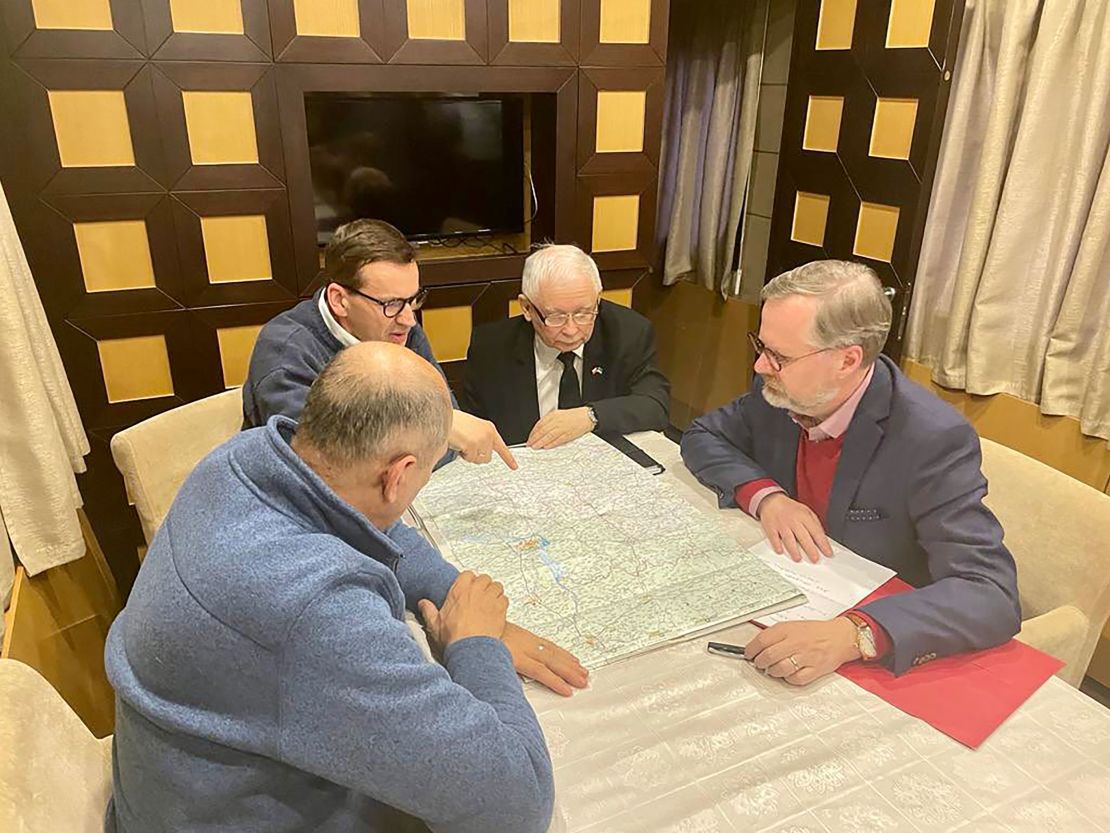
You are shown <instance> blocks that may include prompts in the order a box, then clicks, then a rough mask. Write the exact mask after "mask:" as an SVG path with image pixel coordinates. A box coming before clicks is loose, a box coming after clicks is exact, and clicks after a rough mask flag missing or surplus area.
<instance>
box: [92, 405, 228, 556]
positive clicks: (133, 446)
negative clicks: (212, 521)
mask: <svg viewBox="0 0 1110 833" xmlns="http://www.w3.org/2000/svg"><path fill="white" fill-rule="evenodd" d="M242 424H243V395H242V392H241V391H240V390H239V388H235V389H234V390H228V391H224V392H223V393H218V394H216V395H215V396H209V397H207V398H206V399H200V400H197V401H196V402H190V403H189V404H187V405H182V406H181V407H179V408H174V409H173V410H172V411H166V412H165V413H162V414H158V415H157V416H154V417H151V418H150V419H147V420H143V421H142V422H140V423H139V424H138V425H132V426H131V427H130V428H127V429H125V430H123V431H120V432H119V433H118V434H116V435H115V436H114V437H112V458H113V459H114V460H115V461H116V468H118V469H119V470H120V473H121V474H122V475H123V482H124V484H125V485H126V487H127V499H128V500H129V501H130V502H131V503H132V505H134V507H135V509H136V510H137V511H138V513H139V520H140V521H142V524H143V535H144V536H146V542H147V543H148V544H149V543H150V542H151V541H152V540H153V539H154V533H155V532H157V531H158V527H159V525H160V524H161V523H162V519H163V518H164V517H166V512H168V511H169V509H170V504H171V503H173V499H174V497H176V496H177V490H178V489H180V488H181V484H182V483H184V482H185V478H186V477H188V476H189V473H190V472H191V471H192V470H193V468H194V467H195V466H196V464H197V463H199V462H200V461H201V459H203V458H204V456H205V455H206V454H208V452H210V451H211V450H212V449H214V448H215V447H216V446H218V445H220V444H221V443H223V442H224V441H226V440H229V439H231V438H232V437H233V436H234V435H235V434H236V432H238V431H239V429H240V427H241V426H242Z"/></svg>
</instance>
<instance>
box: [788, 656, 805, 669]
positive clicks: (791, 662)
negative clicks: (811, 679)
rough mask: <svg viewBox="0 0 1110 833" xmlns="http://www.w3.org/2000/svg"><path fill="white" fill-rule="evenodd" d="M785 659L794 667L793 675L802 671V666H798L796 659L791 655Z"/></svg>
mask: <svg viewBox="0 0 1110 833" xmlns="http://www.w3.org/2000/svg"><path fill="white" fill-rule="evenodd" d="M787 659H788V660H790V664H791V665H793V666H794V673H795V674H797V673H798V672H799V671H801V670H802V666H800V665H798V661H797V660H796V659H794V655H793V654H791V655H790V656H788V657H787Z"/></svg>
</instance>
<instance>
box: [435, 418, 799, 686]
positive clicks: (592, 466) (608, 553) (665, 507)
mask: <svg viewBox="0 0 1110 833" xmlns="http://www.w3.org/2000/svg"><path fill="white" fill-rule="evenodd" d="M513 453H514V455H515V456H516V459H517V462H518V463H519V464H520V468H519V469H518V470H517V471H515V472H514V471H511V470H509V469H508V468H507V467H506V466H503V465H500V464H498V463H494V464H490V465H484V466H475V465H466V464H458V463H456V464H452V465H449V466H446V467H444V468H443V469H440V470H439V471H438V472H436V473H435V475H434V476H433V477H432V478H431V480H430V481H429V483H428V485H427V486H426V487H425V488H424V490H423V491H422V492H421V493H420V497H419V499H418V500H417V502H416V504H415V505H414V507H413V509H414V512H415V514H416V515H417V518H418V520H419V521H420V522H421V523H422V524H423V525H424V527H425V529H426V531H427V532H428V534H429V535H430V536H431V538H432V539H433V540H434V541H435V542H436V544H437V545H438V546H439V547H440V550H441V551H442V552H443V555H444V556H445V557H446V558H447V559H448V560H450V561H451V562H453V563H454V564H456V565H457V566H459V567H460V568H462V569H470V570H474V571H475V572H479V573H489V574H490V575H491V576H493V577H494V578H495V579H496V580H498V581H500V582H501V583H502V584H503V585H504V586H505V593H506V595H507V596H508V598H509V600H510V601H509V614H508V615H509V619H510V620H511V621H513V622H515V623H516V624H518V625H520V626H521V627H524V628H527V629H528V630H531V631H533V632H534V633H536V634H539V635H540V636H543V637H545V638H547V639H550V640H551V641H552V642H555V643H556V644H558V645H561V646H563V647H564V648H566V649H567V650H568V651H570V652H571V653H574V654H575V655H576V656H577V657H578V658H579V659H580V660H581V662H582V663H583V664H584V665H585V666H587V667H588V668H597V667H599V666H601V665H604V664H605V663H608V662H611V661H613V660H615V659H618V658H620V657H624V656H628V655H630V654H633V653H638V652H640V651H644V650H647V649H648V648H651V647H654V646H656V645H658V644H660V643H663V642H666V641H669V640H672V639H677V638H680V637H683V636H690V635H692V634H694V633H697V632H699V631H704V630H707V629H710V628H712V627H713V626H717V625H723V624H727V623H729V622H736V621H744V620H745V619H749V618H751V617H752V616H753V614H755V613H756V612H769V610H777V609H782V608H784V607H789V606H791V605H794V604H799V603H801V602H802V601H804V598H805V597H804V596H802V595H800V594H799V592H798V590H797V589H796V588H795V587H794V586H792V585H791V584H789V583H788V582H787V581H786V580H785V579H783V578H781V577H780V576H779V575H778V574H776V573H775V572H774V571H772V570H771V569H770V568H769V567H767V566H766V565H764V564H763V563H762V562H761V561H760V560H759V558H757V557H756V556H755V555H753V554H751V553H750V552H749V551H748V550H746V549H745V548H744V547H742V546H740V544H738V543H737V542H735V541H734V540H733V539H731V538H730V537H729V536H728V535H726V534H725V532H724V531H723V530H722V529H721V527H720V526H719V524H718V522H717V521H716V520H715V519H714V518H713V516H711V515H706V514H704V513H703V512H700V511H699V510H698V509H696V508H695V507H694V506H692V505H690V503H688V502H687V501H686V500H684V499H683V498H682V496H681V495H679V494H678V493H677V492H676V491H675V490H674V489H673V487H671V486H670V485H669V484H667V483H666V482H665V481H664V480H663V479H662V478H660V477H656V476H653V475H652V474H650V473H649V472H648V471H646V470H645V469H643V468H641V467H640V466H639V465H638V464H636V463H635V462H633V461H632V460H629V459H628V458H627V457H625V456H624V455H623V454H621V453H620V452H619V451H617V450H616V449H614V448H613V447H612V446H610V445H609V444H608V443H606V442H605V441H603V440H601V439H599V438H598V437H596V436H594V435H592V434H587V435H586V436H584V437H582V438H581V439H579V440H576V441H575V442H573V443H571V444H569V445H566V446H563V447H561V448H557V449H549V450H545V451H533V450H531V449H527V448H518V449H513Z"/></svg>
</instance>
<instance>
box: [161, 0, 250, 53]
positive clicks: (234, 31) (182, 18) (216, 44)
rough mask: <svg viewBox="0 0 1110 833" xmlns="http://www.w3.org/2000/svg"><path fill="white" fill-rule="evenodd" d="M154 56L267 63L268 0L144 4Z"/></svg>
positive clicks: (187, 0)
mask: <svg viewBox="0 0 1110 833" xmlns="http://www.w3.org/2000/svg"><path fill="white" fill-rule="evenodd" d="M141 2H142V7H143V19H144V20H145V22H146V33H147V43H148V44H149V47H150V53H151V57H153V58H155V59H160V60H193V61H197V60H212V61H268V60H270V18H269V14H268V13H267V11H266V0H141Z"/></svg>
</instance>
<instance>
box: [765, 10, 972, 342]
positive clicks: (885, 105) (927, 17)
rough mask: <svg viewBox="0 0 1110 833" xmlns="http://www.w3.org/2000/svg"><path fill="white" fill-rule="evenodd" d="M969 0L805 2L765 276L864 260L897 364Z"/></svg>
mask: <svg viewBox="0 0 1110 833" xmlns="http://www.w3.org/2000/svg"><path fill="white" fill-rule="evenodd" d="M963 5H964V4H963V2H962V0H936V2H933V1H932V0H929V2H916V0H913V1H912V2H911V0H874V2H867V3H857V2H856V0H799V3H798V6H797V12H796V14H795V18H794V21H795V22H794V36H793V53H792V59H791V66H790V83H789V86H788V87H787V97H786V116H785V120H784V123H783V128H782V144H781V149H780V151H781V155H780V159H779V166H778V178H777V183H776V189H775V203H774V210H773V212H772V220H771V232H770V246H769V254H768V264H767V275H768V276H774V275H777V274H779V273H780V272H783V271H785V270H787V269H789V268H791V267H793V266H797V265H799V264H801V263H806V262H808V261H811V260H818V259H822V258H842V259H855V258H862V259H863V260H864V261H865V262H866V263H867V264H868V265H870V266H871V267H873V268H874V269H875V270H876V272H877V273H878V274H879V277H880V278H881V279H882V281H883V283H884V284H885V285H886V286H887V287H889V288H890V289H892V290H893V291H894V298H893V301H894V322H893V327H892V332H891V338H890V339H889V340H888V342H887V347H886V350H887V352H888V353H890V354H891V355H892V356H895V357H897V356H898V355H900V353H901V343H902V337H903V335H904V328H905V323H906V317H907V316H906V314H907V311H908V309H909V300H910V292H911V290H912V286H913V278H914V270H915V269H916V265H917V256H918V252H919V250H920V245H921V235H922V232H923V230H924V227H925V214H926V212H927V210H928V203H929V192H930V190H931V187H932V178H933V173H934V170H935V167H936V159H937V153H938V151H939V148H940V135H941V130H942V128H943V126H944V111H945V107H946V105H947V101H948V91H949V83H950V79H951V68H952V66H953V65H954V62H955V55H956V47H957V45H958V40H959V25H960V20H961V19H962V15H963Z"/></svg>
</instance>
